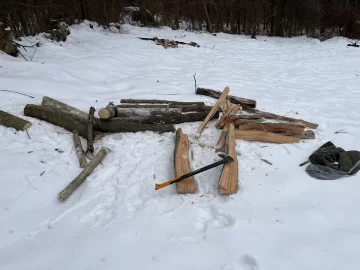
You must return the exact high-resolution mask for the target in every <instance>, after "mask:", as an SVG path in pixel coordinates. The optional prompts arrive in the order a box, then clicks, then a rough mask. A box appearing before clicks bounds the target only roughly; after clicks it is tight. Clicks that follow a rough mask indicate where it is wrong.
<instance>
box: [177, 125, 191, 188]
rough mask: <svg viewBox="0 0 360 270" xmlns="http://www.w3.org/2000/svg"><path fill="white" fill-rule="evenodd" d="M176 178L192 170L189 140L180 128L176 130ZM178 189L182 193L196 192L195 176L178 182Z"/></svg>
mask: <svg viewBox="0 0 360 270" xmlns="http://www.w3.org/2000/svg"><path fill="white" fill-rule="evenodd" d="M174 166H175V178H179V177H180V176H182V175H184V174H187V173H189V172H191V168H190V162H189V140H188V136H187V135H186V134H183V133H182V130H181V129H180V128H179V129H178V130H177V131H176V140H175V151H174ZM176 191H177V192H178V193H181V194H186V193H195V191H196V185H195V180H194V177H193V176H191V177H189V178H186V179H184V180H181V181H180V182H177V183H176Z"/></svg>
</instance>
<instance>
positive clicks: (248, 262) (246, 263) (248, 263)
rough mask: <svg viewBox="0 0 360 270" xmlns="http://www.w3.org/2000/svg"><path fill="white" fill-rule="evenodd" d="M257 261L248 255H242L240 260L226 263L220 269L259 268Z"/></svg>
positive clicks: (242, 269)
mask: <svg viewBox="0 0 360 270" xmlns="http://www.w3.org/2000/svg"><path fill="white" fill-rule="evenodd" d="M259 269H260V267H259V263H258V261H257V260H256V259H255V258H254V257H252V256H250V255H244V256H242V257H241V259H240V260H238V261H236V262H234V263H228V264H225V265H223V266H221V268H220V270H259Z"/></svg>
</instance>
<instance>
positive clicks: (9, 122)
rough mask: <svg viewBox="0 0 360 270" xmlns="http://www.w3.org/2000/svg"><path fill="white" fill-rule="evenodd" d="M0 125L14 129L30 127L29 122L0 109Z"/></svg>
mask: <svg viewBox="0 0 360 270" xmlns="http://www.w3.org/2000/svg"><path fill="white" fill-rule="evenodd" d="M0 125H3V126H5V127H10V128H15V129H16V130H21V131H24V130H27V129H28V128H29V127H31V123H30V122H29V121H26V120H24V119H21V118H19V117H17V116H15V115H12V114H9V113H7V112H4V111H1V110H0Z"/></svg>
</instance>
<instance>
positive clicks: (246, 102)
mask: <svg viewBox="0 0 360 270" xmlns="http://www.w3.org/2000/svg"><path fill="white" fill-rule="evenodd" d="M195 93H196V94H197V95H203V96H208V97H212V98H216V99H218V98H219V97H220V95H221V92H220V91H216V90H211V89H205V88H200V87H198V88H196V91H195ZM228 99H229V100H230V101H231V103H233V104H239V105H241V106H248V107H250V108H255V107H256V100H252V99H247V98H242V97H236V96H231V95H229V96H228Z"/></svg>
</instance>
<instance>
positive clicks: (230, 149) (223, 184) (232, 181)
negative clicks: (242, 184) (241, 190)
mask: <svg viewBox="0 0 360 270" xmlns="http://www.w3.org/2000/svg"><path fill="white" fill-rule="evenodd" d="M235 146H236V144H235V127H234V124H233V123H229V127H228V132H227V139H226V151H227V154H228V155H229V156H231V157H232V158H233V159H234V162H232V163H230V164H225V165H224V167H223V170H222V173H221V177H220V181H219V186H218V192H219V194H220V195H230V194H235V193H236V192H237V190H238V160H237V155H236V151H235Z"/></svg>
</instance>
